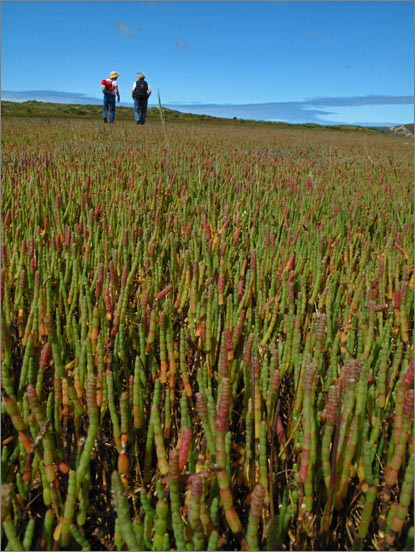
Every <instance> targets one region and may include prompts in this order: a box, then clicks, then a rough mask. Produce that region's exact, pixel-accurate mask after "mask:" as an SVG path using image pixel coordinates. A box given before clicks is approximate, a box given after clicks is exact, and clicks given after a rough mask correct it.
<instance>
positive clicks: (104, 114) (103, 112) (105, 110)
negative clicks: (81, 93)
mask: <svg viewBox="0 0 415 552" xmlns="http://www.w3.org/2000/svg"><path fill="white" fill-rule="evenodd" d="M102 117H103V119H104V123H108V95H107V94H104V107H103V110H102Z"/></svg>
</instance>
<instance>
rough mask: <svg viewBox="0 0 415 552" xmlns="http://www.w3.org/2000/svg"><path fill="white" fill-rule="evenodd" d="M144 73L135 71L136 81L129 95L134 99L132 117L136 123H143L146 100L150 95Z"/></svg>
mask: <svg viewBox="0 0 415 552" xmlns="http://www.w3.org/2000/svg"><path fill="white" fill-rule="evenodd" d="M145 78H146V76H145V74H144V73H137V76H136V79H137V80H136V81H135V83H134V84H133V87H132V89H131V96H132V98H133V100H134V119H135V122H136V123H137V125H144V123H145V122H146V115H147V102H148V99H149V97H150V95H151V92H152V90H151V88H150V87H149V85H148V83H147V81H145V80H144V79H145Z"/></svg>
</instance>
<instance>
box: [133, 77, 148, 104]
mask: <svg viewBox="0 0 415 552" xmlns="http://www.w3.org/2000/svg"><path fill="white" fill-rule="evenodd" d="M147 97H148V84H147V83H146V81H145V80H143V79H140V80H138V81H136V83H135V89H134V98H136V99H137V100H146V99H147Z"/></svg>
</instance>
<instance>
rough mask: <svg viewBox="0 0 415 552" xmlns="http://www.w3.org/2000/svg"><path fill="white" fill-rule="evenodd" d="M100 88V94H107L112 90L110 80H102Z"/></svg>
mask: <svg viewBox="0 0 415 552" xmlns="http://www.w3.org/2000/svg"><path fill="white" fill-rule="evenodd" d="M101 86H102V92H103V93H104V94H109V93H110V92H112V90H113V83H112V80H110V79H103V80H102V81H101Z"/></svg>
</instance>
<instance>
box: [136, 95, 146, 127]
mask: <svg viewBox="0 0 415 552" xmlns="http://www.w3.org/2000/svg"><path fill="white" fill-rule="evenodd" d="M146 115H147V100H137V99H136V98H134V120H135V122H136V123H139V124H140V125H143V124H144V123H145V122H146Z"/></svg>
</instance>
